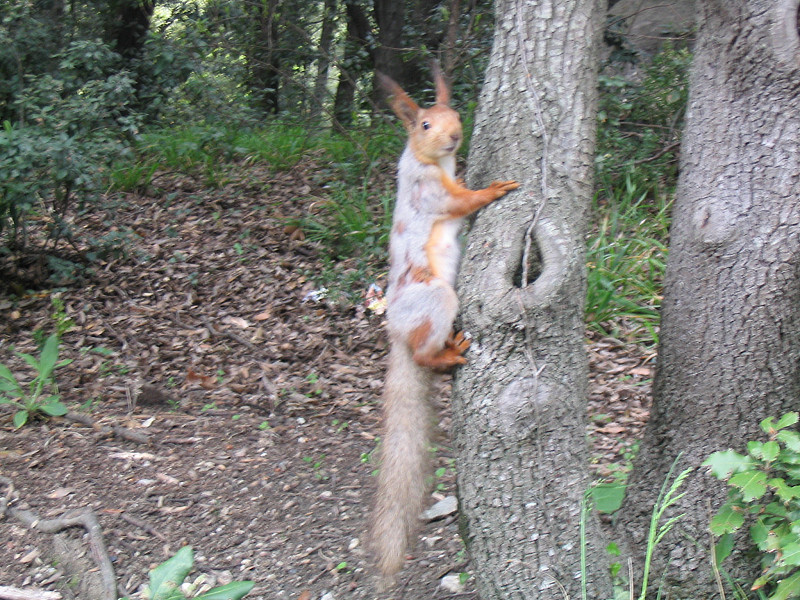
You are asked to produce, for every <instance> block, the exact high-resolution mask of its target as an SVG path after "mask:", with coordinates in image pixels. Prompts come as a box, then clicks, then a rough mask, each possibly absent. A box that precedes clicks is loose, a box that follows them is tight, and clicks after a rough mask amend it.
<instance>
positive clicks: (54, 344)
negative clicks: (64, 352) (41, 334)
mask: <svg viewBox="0 0 800 600" xmlns="http://www.w3.org/2000/svg"><path fill="white" fill-rule="evenodd" d="M57 360H58V336H57V335H55V334H53V335H51V336H50V337H48V338H47V339H46V340H45V342H44V346H42V353H41V354H40V358H39V365H40V368H39V375H41V376H42V377H44V378H47V377H50V375H51V374H52V373H53V369H55V366H56V361H57Z"/></svg>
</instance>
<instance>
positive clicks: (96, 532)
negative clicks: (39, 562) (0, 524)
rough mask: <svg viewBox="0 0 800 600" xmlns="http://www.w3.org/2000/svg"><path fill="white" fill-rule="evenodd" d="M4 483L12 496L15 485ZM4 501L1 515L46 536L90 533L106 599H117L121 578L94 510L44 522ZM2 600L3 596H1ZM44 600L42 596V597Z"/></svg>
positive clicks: (1, 481)
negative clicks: (79, 530)
mask: <svg viewBox="0 0 800 600" xmlns="http://www.w3.org/2000/svg"><path fill="white" fill-rule="evenodd" d="M0 483H2V484H4V485H7V486H8V487H9V494H10V493H12V491H13V482H12V481H11V480H10V479H8V478H7V477H2V478H0ZM2 500H3V501H2V502H0V516H3V515H5V516H8V517H10V518H13V519H16V520H17V521H19V522H21V523H22V524H24V525H26V526H27V527H29V528H31V529H36V530H37V531H41V532H43V533H58V532H59V531H61V530H63V529H67V528H69V527H77V526H81V527H83V528H84V529H85V530H86V534H87V536H88V538H89V549H90V550H91V552H92V558H94V561H95V563H96V564H97V566H98V567H99V569H100V577H101V578H102V581H103V599H104V600H117V597H118V596H117V577H116V575H115V574H114V567H113V565H112V564H111V558H110V557H109V556H108V551H107V550H106V545H105V543H103V530H102V528H101V527H100V523H99V522H98V521H97V517H96V516H95V514H94V512H93V511H92V510H91V509H88V508H87V509H85V510H83V511H81V512H79V513H73V514H69V515H68V514H66V513H65V515H64V516H62V517H60V518H57V519H46V520H44V521H43V520H41V519H40V518H39V517H38V516H36V515H35V514H34V513H32V512H31V511H29V510H22V509H19V508H13V507H9V506H8V502H7V498H6V497H5V496H3V497H2ZM0 598H2V596H0ZM39 598H41V597H39ZM32 599H33V600H38V599H37V597H35V596H34V597H32Z"/></svg>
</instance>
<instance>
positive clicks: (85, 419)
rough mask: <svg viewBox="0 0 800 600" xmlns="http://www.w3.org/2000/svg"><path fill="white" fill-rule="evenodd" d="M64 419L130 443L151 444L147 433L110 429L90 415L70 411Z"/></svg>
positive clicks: (117, 426)
mask: <svg viewBox="0 0 800 600" xmlns="http://www.w3.org/2000/svg"><path fill="white" fill-rule="evenodd" d="M64 418H65V419H67V420H68V421H72V422H73V423H80V424H81V425H86V426H87V427H91V428H92V429H96V430H97V431H100V432H101V433H105V434H113V435H116V436H117V437H119V438H122V439H123V440H128V441H129V442H136V443H138V444H149V443H150V436H149V435H147V434H146V433H139V432H138V431H133V430H132V429H128V428H127V427H120V426H119V425H112V426H110V427H109V426H108V425H101V424H100V423H98V422H97V421H95V420H94V419H92V417H90V416H89V415H82V414H81V413H76V412H72V411H69V412H68V413H67V414H65V415H64Z"/></svg>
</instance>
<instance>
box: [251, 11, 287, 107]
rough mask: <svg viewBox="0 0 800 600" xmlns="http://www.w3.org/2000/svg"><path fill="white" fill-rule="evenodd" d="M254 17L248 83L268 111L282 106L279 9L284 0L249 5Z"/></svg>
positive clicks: (259, 102)
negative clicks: (280, 91)
mask: <svg viewBox="0 0 800 600" xmlns="http://www.w3.org/2000/svg"><path fill="white" fill-rule="evenodd" d="M246 7H247V9H248V11H249V12H250V15H251V17H252V19H253V23H254V25H253V28H254V30H253V33H252V39H251V40H249V48H248V50H247V62H248V65H249V72H250V74H249V81H248V84H249V86H250V88H251V90H252V91H253V94H254V96H255V97H256V98H257V99H258V104H259V106H260V107H261V108H262V109H263V110H264V112H265V113H267V114H278V112H279V110H280V103H279V88H280V49H279V47H278V9H279V7H280V0H266V1H265V2H256V3H253V4H247V5H246Z"/></svg>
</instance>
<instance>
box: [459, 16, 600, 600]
mask: <svg viewBox="0 0 800 600" xmlns="http://www.w3.org/2000/svg"><path fill="white" fill-rule="evenodd" d="M601 19H602V12H601V3H600V2H599V1H595V0H568V1H558V0H542V1H539V2H535V3H530V2H520V1H519V0H501V1H499V2H497V4H496V20H497V22H496V24H495V39H494V46H493V50H492V54H491V57H490V60H489V66H488V69H487V72H486V82H485V84H484V87H483V90H482V93H481V99H480V104H479V110H478V114H477V115H476V125H475V132H474V135H473V139H472V144H471V150H470V156H469V165H470V167H469V171H468V181H469V183H470V185H471V187H476V186H483V185H485V184H486V183H488V182H489V181H490V180H492V179H516V180H517V181H520V182H521V183H522V188H521V189H520V190H519V191H517V192H515V193H513V194H511V195H509V196H508V197H507V198H504V199H501V200H499V201H498V202H496V203H495V204H492V205H490V206H489V207H487V208H486V209H484V211H482V212H481V214H480V215H479V216H478V219H477V220H476V222H475V226H474V228H473V230H472V231H471V233H470V236H469V241H468V244H467V248H466V251H465V257H464V261H463V263H462V273H461V277H460V286H459V292H460V293H459V296H460V298H461V303H462V313H463V326H464V329H465V330H467V331H469V332H470V333H471V334H472V335H473V345H472V348H471V349H470V352H469V354H468V359H469V363H468V364H467V365H466V366H465V367H463V368H462V369H461V370H460V371H459V372H458V373H457V376H456V381H455V384H454V400H453V409H454V431H455V445H456V451H457V462H458V485H459V494H460V505H461V513H462V516H463V524H464V539H465V541H466V542H467V546H468V548H469V551H470V554H471V556H472V559H473V561H474V564H475V567H476V568H475V572H476V576H477V581H478V588H479V592H480V594H481V598H483V599H484V600H490V599H499V598H502V599H510V598H514V599H530V598H538V599H556V598H557V599H559V600H562V599H563V598H564V597H566V595H568V596H569V597H571V598H580V597H581V593H582V590H581V561H580V556H581V538H580V524H581V506H582V501H583V497H584V493H585V492H586V490H587V488H588V487H589V475H588V470H587V468H588V467H587V464H588V461H587V451H586V423H585V415H586V402H585V400H586V398H585V390H586V381H587V370H588V369H587V356H586V352H585V349H584V346H583V338H584V325H583V305H584V297H585V287H586V271H585V250H586V249H585V234H586V230H587V226H588V215H589V206H590V200H591V196H592V174H593V152H594V137H595V112H596V98H595V82H596V74H597V44H598V39H599V34H600V31H601V27H600V23H601ZM586 541H587V548H586V552H587V565H586V576H587V584H586V585H587V593H588V596H586V597H588V598H597V599H600V598H608V597H610V595H611V590H610V582H609V579H608V571H607V568H606V561H605V558H604V553H603V547H604V544H602V542H601V535H600V534H599V531H598V529H597V526H596V523H595V521H594V519H593V518H592V517H591V515H590V516H589V518H588V522H587V535H586ZM564 592H566V594H565V593H564Z"/></svg>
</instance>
